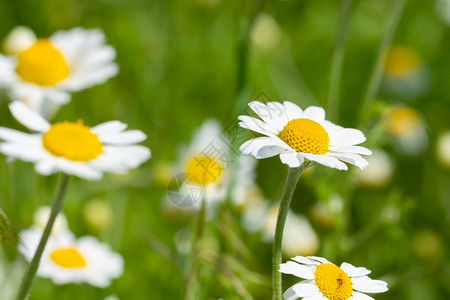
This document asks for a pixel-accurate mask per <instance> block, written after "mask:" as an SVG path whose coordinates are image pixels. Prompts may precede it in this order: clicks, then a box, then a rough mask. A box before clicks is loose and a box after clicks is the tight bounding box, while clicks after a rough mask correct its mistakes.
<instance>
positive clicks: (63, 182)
mask: <svg viewBox="0 0 450 300" xmlns="http://www.w3.org/2000/svg"><path fill="white" fill-rule="evenodd" d="M69 179H70V176H69V175H67V174H64V173H61V178H60V181H59V186H58V190H57V192H56V195H55V197H54V199H53V203H52V208H51V211H50V217H49V219H48V221H47V225H46V226H45V229H44V232H43V233H42V237H41V240H40V241H39V245H38V247H37V249H36V252H35V253H34V256H33V259H32V260H31V263H30V265H29V266H28V269H27V272H26V273H25V276H24V277H23V280H22V284H21V286H20V289H19V293H18V294H17V298H16V299H17V300H24V299H26V298H27V296H28V294H29V293H30V290H31V286H32V284H33V280H34V277H35V276H36V273H37V270H38V267H39V262H40V260H41V256H42V253H43V252H44V248H45V245H46V244H47V240H48V238H49V236H50V233H51V232H52V227H53V223H54V222H55V219H56V216H57V215H58V213H59V212H60V211H61V209H62V206H63V203H64V196H65V194H66V191H67V186H68V184H69Z"/></svg>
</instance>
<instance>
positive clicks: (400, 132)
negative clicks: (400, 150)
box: [384, 105, 422, 136]
mask: <svg viewBox="0 0 450 300" xmlns="http://www.w3.org/2000/svg"><path fill="white" fill-rule="evenodd" d="M421 123H422V121H421V119H420V115H419V113H418V112H417V111H415V110H414V109H412V108H410V107H407V106H402V105H400V106H396V107H393V108H391V109H390V110H389V111H388V113H387V114H386V116H385V118H384V126H385V128H386V130H387V131H388V132H389V133H391V134H393V135H395V136H405V135H408V134H411V133H413V132H415V131H417V130H418V129H419V128H420V126H421Z"/></svg>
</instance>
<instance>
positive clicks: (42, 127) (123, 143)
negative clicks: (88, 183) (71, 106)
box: [0, 101, 150, 180]
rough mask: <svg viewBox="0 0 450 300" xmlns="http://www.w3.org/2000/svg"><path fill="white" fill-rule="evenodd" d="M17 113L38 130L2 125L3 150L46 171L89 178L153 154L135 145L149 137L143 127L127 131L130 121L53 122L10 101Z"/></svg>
mask: <svg viewBox="0 0 450 300" xmlns="http://www.w3.org/2000/svg"><path fill="white" fill-rule="evenodd" d="M9 107H10V110H11V113H12V114H13V116H14V117H15V118H16V119H17V120H18V121H19V122H20V123H21V124H22V125H24V126H25V127H27V128H28V129H30V130H32V131H35V132H37V133H33V134H29V133H24V132H21V131H17V130H13V129H9V128H5V127H0V139H1V140H3V141H4V142H2V143H0V152H1V153H3V154H5V155H7V156H9V157H11V158H19V159H21V160H23V161H27V162H33V163H35V169H36V171H37V172H38V173H40V174H42V175H50V174H53V173H55V172H57V171H61V172H64V173H66V174H71V175H75V176H78V177H82V178H85V179H89V180H97V179H100V178H102V176H103V172H111V173H117V174H123V173H125V172H127V171H128V170H129V169H133V168H137V167H138V166H139V165H141V164H142V163H143V162H145V161H146V160H147V159H149V158H150V150H149V149H148V148H146V147H143V146H139V145H135V144H136V143H139V142H141V141H143V140H145V138H146V135H145V134H144V133H142V132H141V131H139V130H128V131H125V129H126V127H127V125H126V124H124V123H121V122H119V121H109V122H106V123H102V124H100V125H97V126H94V127H88V126H85V125H83V123H82V121H78V122H76V123H72V122H68V121H64V122H60V123H55V124H52V125H51V124H49V123H48V122H47V121H46V120H45V119H44V118H42V117H41V116H40V115H39V114H37V113H35V112H33V111H32V110H30V109H29V108H28V107H27V106H26V105H25V104H23V103H21V102H18V101H16V102H13V103H11V104H10V105H9Z"/></svg>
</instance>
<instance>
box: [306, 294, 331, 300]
mask: <svg viewBox="0 0 450 300" xmlns="http://www.w3.org/2000/svg"><path fill="white" fill-rule="evenodd" d="M302 300H328V298H325V297H324V296H323V295H322V293H317V294H315V295H314V296H311V297H306V298H303V299H302Z"/></svg>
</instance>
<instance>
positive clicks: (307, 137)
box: [238, 101, 372, 170]
mask: <svg viewBox="0 0 450 300" xmlns="http://www.w3.org/2000/svg"><path fill="white" fill-rule="evenodd" d="M249 106H250V108H251V109H252V110H253V111H254V112H255V113H256V114H257V115H258V116H259V117H260V118H261V119H262V120H259V119H257V118H253V117H250V116H239V118H238V119H239V120H240V121H241V122H240V123H239V125H240V126H241V127H243V128H246V129H250V130H252V131H255V132H257V133H260V134H262V135H264V137H257V138H253V139H251V140H248V141H246V142H245V143H243V144H242V145H241V147H240V150H241V152H242V153H243V154H246V155H253V156H254V157H256V158H258V159H262V158H268V157H272V156H276V155H279V156H280V160H281V162H282V163H284V164H286V165H288V166H289V167H290V168H298V167H300V166H301V165H302V164H303V163H305V162H308V161H312V162H317V163H319V164H321V165H324V166H327V167H330V168H335V169H338V170H347V169H348V168H347V165H346V164H345V163H344V162H346V163H349V164H353V165H355V166H357V167H359V168H360V169H363V168H364V167H366V166H367V165H368V163H367V161H366V160H365V159H364V158H362V157H361V154H363V155H370V154H372V152H371V151H370V150H368V149H366V148H364V147H360V146H356V145H358V144H360V143H362V142H364V141H365V140H366V138H365V137H364V134H363V133H362V132H361V131H359V130H357V129H352V128H343V127H341V126H337V125H335V124H333V123H331V122H329V121H327V120H325V111H324V110H323V108H320V107H316V106H310V107H308V108H306V109H305V110H304V111H303V110H302V109H301V108H300V107H298V106H297V105H296V104H294V103H292V102H288V101H285V102H283V104H282V103H279V102H268V103H267V104H264V103H261V102H258V101H253V102H250V103H249Z"/></svg>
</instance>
